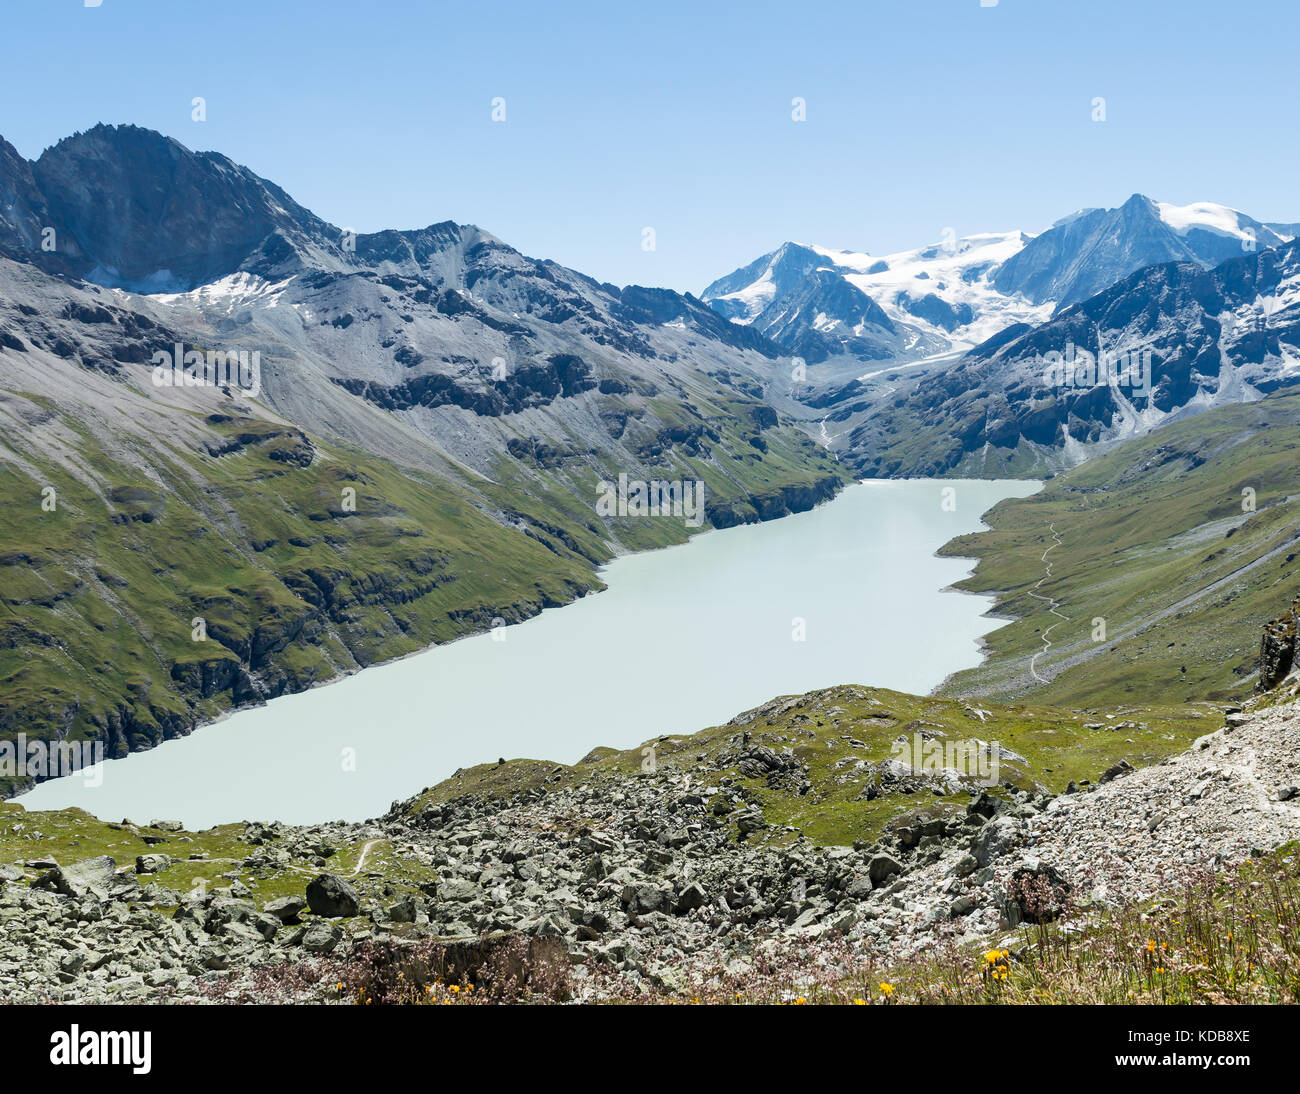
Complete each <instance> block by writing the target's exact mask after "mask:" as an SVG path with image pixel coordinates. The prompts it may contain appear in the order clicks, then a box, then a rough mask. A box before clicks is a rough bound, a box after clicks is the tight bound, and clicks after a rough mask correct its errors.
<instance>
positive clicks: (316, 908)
mask: <svg viewBox="0 0 1300 1094" xmlns="http://www.w3.org/2000/svg"><path fill="white" fill-rule="evenodd" d="M307 906H308V907H309V908H311V910H312V911H313V912H314V913H315V914H316V915H323V916H328V917H330V918H334V919H338V918H345V917H347V916H354V915H360V914H361V898H360V897H359V896H357V891H356V890H355V889H354V888H352V886H351V885H349V884H348V883H347V882H346V881H344V880H343V879H342V878H341V877H339V876H338V875H337V874H321V875H320V876H319V877H318V878H316V880H315V881H311V882H309V883H308V884H307Z"/></svg>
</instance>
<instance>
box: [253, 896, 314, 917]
mask: <svg viewBox="0 0 1300 1094" xmlns="http://www.w3.org/2000/svg"><path fill="white" fill-rule="evenodd" d="M305 907H307V901H306V899H305V898H304V897H300V896H282V897H280V898H279V899H278V900H271V901H268V902H267V903H266V904H265V905H264V906H263V908H262V911H264V912H266V913H267V915H273V916H275V918H276V919H278V920H279V921H280V922H281V923H297V922H298V914H299V913H300V912H301V911H302V910H303V909H304V908H305Z"/></svg>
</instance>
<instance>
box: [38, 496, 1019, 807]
mask: <svg viewBox="0 0 1300 1094" xmlns="http://www.w3.org/2000/svg"><path fill="white" fill-rule="evenodd" d="M1038 487H1039V484H1038V483H1034V482H1023V481H998V482H986V481H953V480H944V481H931V480H909V481H896V480H894V481H870V482H863V483H859V484H856V485H854V486H851V487H849V488H848V489H846V490H845V491H844V492H843V493H842V494H841V495H840V496H839V497H837V498H836V499H835V500H834V501H832V502H829V503H827V504H826V505H823V506H821V507H820V508H818V509H815V510H813V511H812V512H808V513H800V514H797V515H795V516H790V517H785V518H783V519H781V520H777V521H771V522H769V523H766V524H755V525H746V526H744V527H739V528H729V529H725V530H722V531H715V532H708V533H705V534H703V535H699V536H697V537H695V538H694V539H693V540H691V541H690V542H689V543H686V544H683V545H681V546H678V547H670V548H668V549H666V550H662V551H651V552H647V553H644V554H637V555H631V556H627V557H624V558H620V559H618V560H616V561H614V562H613V563H611V564H610V565H609V566H608V567H606V568H605V570H604V571H603V573H602V576H603V578H604V580H605V581H606V583H607V584H608V586H609V588H608V590H607V591H605V592H601V593H596V594H592V595H590V596H587V597H585V598H583V599H582V600H580V601H578V602H577V603H574V604H571V605H569V606H567V607H564V608H557V609H555V610H552V611H546V612H543V613H542V614H541V615H539V616H536V617H535V618H533V619H530V620H528V621H526V622H524V623H520V624H518V625H517V626H512V627H508V628H505V629H504V630H502V631H501V632H499V633H498V634H496V635H491V634H484V635H476V636H474V637H472V638H465V639H462V640H460V641H458V642H452V643H450V644H448V645H445V646H438V647H434V648H432V649H429V650H426V651H425V652H423V653H419V654H416V655H413V656H411V657H407V658H405V659H403V660H400V661H394V662H390V663H389V664H386V665H379V666H375V667H373V668H368V669H366V670H365V671H364V672H360V673H357V674H355V675H353V676H349V677H347V678H345V679H342V680H338V681H335V682H334V683H331V684H328V685H325V686H323V687H319V688H316V689H314V690H312V691H308V692H304V693H301V694H298V695H288V696H284V697H283V698H280V699H274V700H272V701H271V702H270V703H268V704H267V705H266V706H264V707H258V708H255V709H252V710H244V711H240V712H238V713H237V714H234V715H232V716H231V717H230V718H228V719H226V720H225V721H222V722H218V723H216V724H213V725H209V726H204V727H203V728H201V729H199V730H197V731H196V732H194V733H193V734H192V735H191V736H189V737H186V738H183V739H181V740H176V741H169V742H167V743H166V744H163V745H162V746H160V747H159V748H156V749H153V750H152V751H149V752H140V753H136V754H134V755H132V756H130V757H128V758H126V759H122V760H109V761H107V762H106V763H104V764H103V765H100V768H99V769H98V770H96V771H94V772H93V773H91V776H90V777H89V778H87V777H85V776H84V775H80V774H79V775H76V776H72V777H68V778H63V779H56V780H54V781H52V782H48V783H43V784H42V785H40V786H38V787H37V788H36V789H35V790H33V791H31V792H30V793H28V794H26V795H24V796H22V797H21V798H20V799H19V801H21V802H22V804H23V805H25V806H27V807H28V808H29V809H58V808H63V807H65V806H70V805H76V806H80V807H81V808H83V809H86V810H88V811H89V812H91V813H93V814H95V815H96V816H98V817H102V818H105V819H111V820H118V819H121V818H123V817H130V818H131V819H132V820H135V821H138V822H142V823H143V822H147V821H149V820H151V819H153V818H156V817H166V818H170V819H176V820H182V821H184V822H185V824H186V825H187V826H188V827H190V828H192V829H193V828H203V827H207V826H209V825H213V824H220V823H225V822H229V821H235V820H240V819H258V820H272V819H277V820H283V821H287V822H290V823H296V824H301V823H312V822H317V821H325V820H332V819H344V820H361V819H364V818H366V817H374V816H378V815H380V814H382V813H383V812H384V811H385V810H386V809H387V808H388V806H389V804H390V803H391V802H393V801H394V800H396V799H399V798H404V797H408V796H410V795H411V794H414V793H417V792H418V791H419V790H420V789H422V788H423V787H425V786H429V785H432V784H433V783H436V782H438V781H440V780H442V779H444V778H446V777H447V776H448V775H450V774H451V773H452V772H454V771H455V770H456V769H457V768H458V767H468V766H471V765H474V764H479V763H484V762H489V761H494V760H495V759H496V758H497V757H498V756H506V757H517V756H530V757H536V758H542V759H553V760H558V761H561V762H564V763H572V762H574V761H576V760H578V759H580V758H581V757H582V756H584V755H585V754H586V753H587V752H589V751H590V750H591V749H592V748H594V747H596V746H597V745H609V746H612V747H615V748H629V747H631V746H633V745H636V744H640V743H641V742H642V741H645V740H647V739H649V738H651V737H654V736H657V735H659V734H664V733H690V732H692V731H694V730H698V729H702V728H704V727H705V726H709V725H716V724H718V723H721V722H725V721H727V720H728V719H730V718H731V717H732V716H734V715H736V714H739V713H740V712H741V711H743V710H746V709H748V708H749V707H753V706H757V705H758V704H759V703H762V702H764V701H765V700H767V699H770V698H773V697H774V696H777V695H782V694H789V693H792V692H803V691H809V690H811V689H813V688H819V687H827V686H830V685H833V684H845V683H858V684H873V685H878V686H882V687H890V688H895V689H898V690H900V691H909V692H921V693H924V692H927V691H929V690H930V689H932V688H934V687H935V686H936V685H938V684H939V683H940V682H941V681H942V680H943V679H944V677H945V676H947V675H948V674H949V673H951V672H954V671H956V670H957V669H961V668H966V667H969V666H971V665H974V664H976V663H978V661H979V656H980V654H979V638H980V636H981V635H983V634H986V633H987V632H988V631H989V630H991V629H992V628H993V627H994V626H996V623H995V622H993V621H991V620H989V619H987V618H985V617H984V613H985V612H986V611H987V610H988V608H989V605H990V600H989V599H988V598H985V597H977V596H969V595H965V594H963V593H959V592H956V591H953V590H952V589H949V588H948V586H949V585H950V584H951V583H952V582H954V581H957V580H959V579H960V578H962V577H963V576H965V575H966V574H968V573H969V572H970V570H971V565H972V563H971V562H970V561H969V560H965V559H945V558H939V557H936V555H935V552H936V550H937V549H938V548H939V547H940V546H942V545H943V544H944V543H945V542H946V541H947V540H949V539H950V538H952V537H953V536H955V535H959V534H961V533H963V532H970V531H974V530H976V529H978V528H979V527H980V526H981V525H980V519H979V518H980V515H981V514H982V513H983V512H985V511H986V510H987V509H988V508H989V507H990V506H992V505H993V504H994V503H995V502H997V501H999V500H1001V499H1002V498H1008V497H1023V496H1025V495H1027V494H1031V493H1033V492H1034V491H1036V490H1037V489H1038ZM948 488H951V490H952V493H951V494H950V495H945V493H944V491H945V490H946V489H948ZM945 497H947V499H948V501H949V504H947V505H945V504H944V503H945ZM646 519H668V518H646ZM96 784H97V785H96Z"/></svg>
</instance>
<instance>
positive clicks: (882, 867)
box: [867, 854, 903, 885]
mask: <svg viewBox="0 0 1300 1094" xmlns="http://www.w3.org/2000/svg"><path fill="white" fill-rule="evenodd" d="M902 872H903V867H902V866H901V865H899V862H898V860H897V859H896V858H894V857H893V856H892V855H883V854H882V855H873V856H872V857H871V861H870V862H868V863H867V875H868V876H869V877H870V878H871V884H872V885H883V884H884V883H885V881H887V880H888V879H889V878H891V877H893V876H894V875H895V874H901V873H902Z"/></svg>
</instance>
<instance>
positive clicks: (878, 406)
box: [701, 194, 1295, 475]
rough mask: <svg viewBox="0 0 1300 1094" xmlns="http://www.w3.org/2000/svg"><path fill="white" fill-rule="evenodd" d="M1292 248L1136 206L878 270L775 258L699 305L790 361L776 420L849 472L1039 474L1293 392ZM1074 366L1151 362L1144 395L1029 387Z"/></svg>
mask: <svg viewBox="0 0 1300 1094" xmlns="http://www.w3.org/2000/svg"><path fill="white" fill-rule="evenodd" d="M1294 239H1295V225H1293V224H1282V223H1271V222H1270V223H1266V222H1262V221H1259V220H1256V219H1254V218H1252V217H1250V216H1247V215H1246V214H1244V213H1240V212H1238V211H1236V210H1234V209H1230V208H1228V207H1227V206H1224V205H1219V204H1216V203H1212V202H1197V203H1193V204H1190V205H1181V206H1180V205H1172V204H1169V203H1166V202H1158V201H1154V200H1152V199H1151V198H1148V197H1146V196H1144V195H1142V194H1134V195H1133V196H1132V197H1131V198H1129V199H1128V200H1127V201H1126V202H1125V203H1124V204H1123V205H1122V206H1120V207H1119V208H1116V209H1085V210H1081V211H1079V212H1077V213H1074V214H1072V215H1070V216H1067V217H1065V218H1063V219H1061V220H1059V221H1057V222H1056V223H1055V224H1053V225H1052V226H1051V227H1050V228H1048V229H1047V230H1046V231H1043V232H1041V233H1038V234H1036V235H1031V234H1029V233H1026V232H1009V233H995V234H986V235H977V236H970V237H966V238H957V237H956V236H955V234H953V233H951V232H949V233H947V234H946V238H945V240H944V241H943V242H941V243H938V244H933V245H930V246H927V247H921V248H917V249H915V250H911V251H904V252H899V253H897V254H889V255H884V256H880V257H876V256H873V255H869V254H862V253H856V252H848V251H832V250H828V249H826V248H823V247H815V246H807V245H802V244H795V243H786V244H783V245H782V246H781V247H780V248H778V249H777V250H775V251H773V252H771V253H770V254H767V255H764V256H763V257H761V258H759V259H757V260H756V261H754V262H752V263H750V264H749V265H748V266H745V267H743V268H742V269H739V270H736V271H734V272H733V273H731V274H728V275H727V276H725V277H723V278H720V279H719V280H717V281H715V282H713V283H712V284H710V285H709V286H708V287H707V288H706V289H705V290H704V292H703V293H702V294H701V296H702V299H704V300H706V301H707V302H708V303H709V304H710V305H711V306H712V307H713V308H715V309H716V310H717V311H718V312H719V314H722V315H725V316H726V317H727V318H728V319H730V320H731V321H732V322H734V323H736V324H738V325H742V326H745V327H748V328H753V329H757V330H758V331H760V332H762V333H763V334H764V335H766V336H768V337H769V338H771V339H772V340H773V341H774V342H776V343H777V344H778V345H780V346H781V347H782V348H783V349H785V350H786V351H787V352H789V353H791V354H792V355H795V356H798V357H801V358H802V359H803V360H804V361H805V362H806V365H807V366H808V367H807V368H806V382H804V383H796V384H792V385H789V386H788V390H787V391H786V393H785V394H786V398H785V399H784V400H779V399H778V400H777V405H779V406H781V408H782V409H783V410H784V411H785V412H786V413H787V414H790V415H791V416H795V417H803V418H804V419H805V420H806V421H808V422H809V423H813V422H815V423H816V425H817V429H818V431H819V434H820V436H821V437H822V439H823V440H824V442H825V443H827V444H828V446H829V447H831V448H832V449H833V450H834V451H836V452H837V453H839V454H840V455H841V456H842V457H844V458H845V459H846V460H847V461H848V462H850V463H851V464H853V465H854V466H855V467H856V468H858V469H859V470H861V471H863V472H866V473H870V474H884V475H901V474H908V475H911V474H918V475H922V474H945V473H953V472H962V473H980V474H984V473H987V474H1006V473H1010V474H1026V473H1040V472H1042V471H1045V470H1052V469H1056V468H1059V467H1062V466H1066V465H1068V464H1070V463H1072V462H1078V460H1079V459H1082V458H1084V456H1085V455H1086V454H1087V453H1088V452H1090V451H1093V450H1094V447H1095V446H1096V445H1098V444H1101V445H1103V446H1104V445H1107V444H1110V443H1113V442H1114V441H1116V440H1119V439H1122V438H1123V437H1126V436H1130V435H1133V434H1134V433H1140V432H1144V431H1146V430H1149V429H1151V428H1153V427H1154V426H1156V425H1157V424H1159V423H1160V422H1162V421H1164V420H1166V419H1167V418H1168V417H1170V416H1171V415H1177V414H1181V413H1195V412H1198V411H1200V410H1203V409H1206V408H1207V407H1210V406H1216V405H1220V404H1223V403H1227V402H1234V401H1248V400H1251V399H1255V398H1258V397H1259V396H1260V394H1261V393H1263V392H1266V391H1269V390H1272V389H1273V388H1274V387H1276V386H1279V385H1281V384H1285V383H1289V382H1291V379H1292V375H1293V372H1294V368H1293V363H1292V362H1293V358H1294V346H1295V341H1294V337H1293V334H1294V332H1293V331H1292V330H1291V327H1292V325H1293V320H1292V319H1291V318H1290V316H1289V314H1288V308H1289V307H1290V306H1291V305H1292V303H1293V302H1294V301H1293V298H1292V287H1291V277H1292V264H1293V259H1292V257H1291V256H1293V255H1294V254H1295V249H1294V244H1293V240H1294ZM1081 349H1082V350H1086V351H1087V352H1088V353H1091V354H1093V355H1094V356H1095V355H1098V354H1103V353H1108V354H1111V355H1112V356H1119V357H1121V358H1124V359H1127V358H1128V357H1129V356H1131V355H1136V356H1137V357H1139V358H1142V359H1144V360H1147V361H1149V364H1150V368H1151V369H1152V371H1153V377H1152V384H1151V387H1152V390H1151V391H1149V392H1147V391H1145V390H1144V391H1140V392H1135V391H1125V390H1123V389H1122V388H1121V387H1118V386H1117V385H1113V384H1107V383H1104V382H1103V383H1101V384H1100V385H1098V384H1096V383H1089V384H1088V385H1086V386H1084V387H1080V386H1079V385H1078V384H1071V385H1068V386H1066V387H1065V388H1059V387H1053V386H1051V385H1050V384H1048V383H1047V382H1046V381H1045V373H1046V372H1047V367H1046V365H1045V359H1047V358H1048V355H1050V354H1053V353H1056V354H1061V355H1067V354H1068V355H1071V357H1072V355H1073V354H1075V353H1076V351H1078V350H1081Z"/></svg>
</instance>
